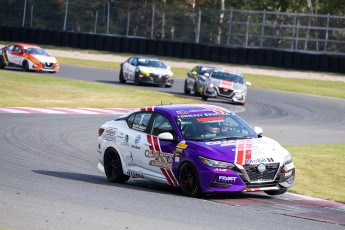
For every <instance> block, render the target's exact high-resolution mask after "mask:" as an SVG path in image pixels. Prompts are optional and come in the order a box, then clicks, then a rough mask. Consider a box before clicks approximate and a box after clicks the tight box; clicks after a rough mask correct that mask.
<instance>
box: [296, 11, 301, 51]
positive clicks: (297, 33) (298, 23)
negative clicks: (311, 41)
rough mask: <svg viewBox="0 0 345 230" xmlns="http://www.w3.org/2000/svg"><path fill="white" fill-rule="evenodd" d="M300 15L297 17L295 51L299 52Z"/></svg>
mask: <svg viewBox="0 0 345 230" xmlns="http://www.w3.org/2000/svg"><path fill="white" fill-rule="evenodd" d="M299 25H300V22H299V15H297V28H296V29H297V31H296V43H295V49H296V50H298V35H299Z"/></svg>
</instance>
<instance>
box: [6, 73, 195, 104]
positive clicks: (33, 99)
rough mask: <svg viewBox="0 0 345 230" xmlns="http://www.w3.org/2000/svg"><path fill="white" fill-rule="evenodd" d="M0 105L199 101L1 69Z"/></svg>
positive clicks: (184, 102)
mask: <svg viewBox="0 0 345 230" xmlns="http://www.w3.org/2000/svg"><path fill="white" fill-rule="evenodd" d="M0 85H1V88H0V106H2V107H6V106H28V107H67V108H77V107H93V108H134V107H141V106H148V105H157V104H161V101H162V102H163V103H165V104H168V103H175V104H177V103H183V104H186V103H199V101H196V100H193V99H188V98H183V97H178V96H174V95H171V94H168V93H161V92H154V91H147V90H143V89H140V88H139V87H138V88H128V87H124V86H115V85H109V84H102V83H93V82H86V81H78V80H70V79H61V78H57V77H55V76H54V75H52V76H45V75H42V74H28V73H23V72H14V71H4V70H1V71H0Z"/></svg>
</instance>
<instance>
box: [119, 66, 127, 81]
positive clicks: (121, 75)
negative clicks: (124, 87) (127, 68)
mask: <svg viewBox="0 0 345 230" xmlns="http://www.w3.org/2000/svg"><path fill="white" fill-rule="evenodd" d="M119 80H120V83H123V84H124V83H126V80H125V78H124V76H123V70H122V68H121V69H120V74H119Z"/></svg>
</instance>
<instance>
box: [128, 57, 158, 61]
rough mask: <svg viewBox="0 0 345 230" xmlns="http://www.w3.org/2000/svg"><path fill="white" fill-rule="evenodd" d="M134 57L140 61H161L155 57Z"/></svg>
mask: <svg viewBox="0 0 345 230" xmlns="http://www.w3.org/2000/svg"><path fill="white" fill-rule="evenodd" d="M133 57H135V58H138V59H150V60H157V61H160V59H159V58H155V57H147V56H133Z"/></svg>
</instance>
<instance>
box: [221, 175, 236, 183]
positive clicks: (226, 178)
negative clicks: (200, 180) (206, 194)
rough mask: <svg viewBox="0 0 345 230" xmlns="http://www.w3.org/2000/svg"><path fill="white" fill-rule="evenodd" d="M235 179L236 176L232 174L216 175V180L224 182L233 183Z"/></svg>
mask: <svg viewBox="0 0 345 230" xmlns="http://www.w3.org/2000/svg"><path fill="white" fill-rule="evenodd" d="M236 179H237V177H234V176H218V181H219V182H224V183H234V182H236Z"/></svg>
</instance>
